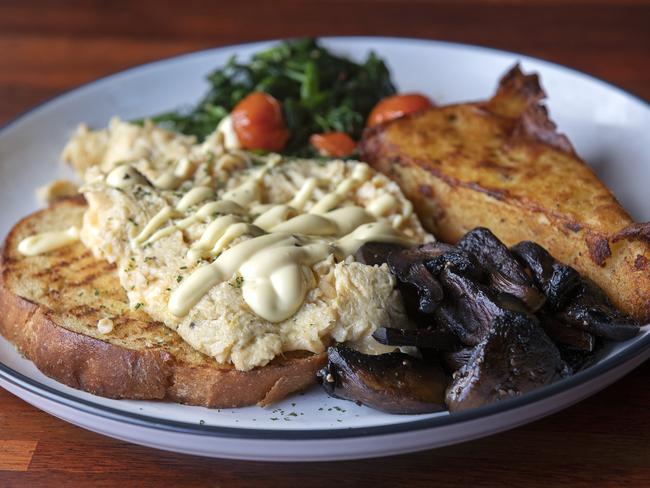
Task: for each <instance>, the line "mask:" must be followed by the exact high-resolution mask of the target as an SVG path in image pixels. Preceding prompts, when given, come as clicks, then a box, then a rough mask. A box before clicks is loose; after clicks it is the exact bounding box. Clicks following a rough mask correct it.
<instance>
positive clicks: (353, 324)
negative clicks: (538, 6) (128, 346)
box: [63, 120, 433, 371]
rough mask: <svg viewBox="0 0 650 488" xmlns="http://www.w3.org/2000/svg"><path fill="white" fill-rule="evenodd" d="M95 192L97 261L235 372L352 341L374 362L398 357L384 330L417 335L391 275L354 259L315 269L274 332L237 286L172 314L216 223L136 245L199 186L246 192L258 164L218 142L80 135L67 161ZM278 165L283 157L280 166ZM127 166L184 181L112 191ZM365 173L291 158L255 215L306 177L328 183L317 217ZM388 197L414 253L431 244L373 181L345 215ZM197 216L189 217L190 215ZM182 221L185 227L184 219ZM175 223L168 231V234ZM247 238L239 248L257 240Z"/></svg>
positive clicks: (158, 134) (386, 214)
mask: <svg viewBox="0 0 650 488" xmlns="http://www.w3.org/2000/svg"><path fill="white" fill-rule="evenodd" d="M63 157H64V159H66V160H67V161H68V162H69V163H70V164H71V165H72V166H73V167H74V168H75V169H77V171H79V172H80V173H81V174H82V175H83V177H84V179H85V181H86V185H85V186H84V187H83V188H82V191H83V193H84V195H85V196H86V199H87V200H88V204H89V209H88V211H87V212H86V215H85V217H84V223H83V228H82V230H81V239H82V241H83V242H84V244H85V245H86V246H87V247H88V248H89V249H91V250H92V252H93V253H94V255H95V256H97V257H99V258H103V259H106V260H108V261H109V262H113V263H117V266H118V270H119V279H120V282H121V284H122V286H123V287H124V289H125V290H126V292H127V294H128V298H129V302H130V304H131V307H133V308H142V309H143V310H144V311H146V312H147V313H148V314H149V315H150V316H151V317H152V318H153V319H154V320H157V321H161V322H163V323H164V324H165V325H167V326H168V327H170V328H172V329H174V330H176V331H177V332H178V334H179V335H180V336H181V337H182V338H183V339H184V340H185V341H187V342H188V343H189V344H190V345H191V346H192V347H194V348H195V349H197V350H199V351H201V352H203V353H205V354H207V355H209V356H212V357H214V358H215V360H216V361H218V362H220V363H232V364H233V365H234V366H235V368H237V369H238V370H244V371H245V370H250V369H252V368H254V367H257V366H264V365H265V364H267V363H268V362H269V361H271V360H272V359H273V358H274V357H276V356H277V355H280V354H282V353H283V352H287V351H293V350H307V351H312V352H314V353H318V352H322V351H324V350H325V348H326V347H327V346H328V345H330V344H331V343H332V342H344V343H348V344H350V345H352V346H353V347H355V348H357V349H358V350H360V351H362V352H366V353H370V354H379V353H383V352H389V351H391V350H393V349H394V348H389V347H386V346H383V345H381V344H379V343H377V342H376V341H375V340H374V339H373V338H372V333H373V331H374V330H375V329H376V328H377V327H379V326H393V327H402V328H404V327H409V326H410V325H409V322H408V319H407V317H406V315H405V312H404V308H403V304H402V301H401V297H400V296H399V293H398V292H397V291H396V289H395V278H394V276H393V275H392V274H391V273H390V271H389V270H388V268H387V266H386V265H382V266H368V265H365V264H361V263H357V262H354V261H353V260H352V259H351V258H347V259H345V260H342V261H337V260H336V259H335V257H334V256H333V255H330V256H329V257H328V258H327V259H325V260H324V261H321V262H320V263H317V264H316V265H315V266H313V267H312V272H311V274H310V276H309V277H308V282H309V291H308V292H307V296H306V298H305V300H304V302H303V304H302V306H301V307H300V308H299V310H298V311H297V312H296V313H295V314H294V315H293V316H291V317H289V318H288V319H286V320H283V321H281V322H275V323H273V322H269V321H267V320H264V319H262V318H261V317H259V316H258V315H256V314H255V313H254V312H253V311H252V310H251V309H250V307H249V306H248V305H247V304H246V302H245V301H244V298H243V296H242V290H241V282H240V279H241V278H240V277H239V276H237V275H234V276H233V277H232V278H231V279H230V280H229V281H226V282H222V283H220V284H218V285H216V286H214V287H212V288H211V289H210V290H209V291H208V293H206V294H205V295H204V296H203V298H202V299H201V300H200V301H199V302H198V303H197V304H196V305H195V306H194V307H193V308H192V309H191V310H190V312H189V314H188V315H186V316H185V317H177V316H175V315H173V314H172V313H170V311H169V310H168V306H167V305H168V302H169V298H170V295H171V294H172V292H173V291H174V290H176V289H177V288H178V287H179V286H180V284H181V283H182V282H183V280H184V279H186V278H187V277H188V276H189V275H190V274H191V273H192V272H193V271H194V270H196V269H197V268H198V267H200V266H203V265H205V264H206V262H207V261H206V260H205V259H198V260H190V259H188V257H187V254H188V250H189V249H190V246H191V244H192V243H193V242H196V241H197V240H198V239H199V238H200V237H201V235H202V233H203V231H204V230H205V229H206V227H207V225H208V223H209V222H204V221H197V222H195V223H193V224H192V225H190V226H188V227H186V228H183V229H180V228H179V229H170V230H171V232H170V233H169V234H168V235H165V236H163V237H161V238H159V239H157V240H154V241H152V242H149V243H147V244H145V245H137V244H135V243H134V239H135V237H136V236H137V235H138V234H139V233H140V232H141V231H142V229H143V228H144V227H145V226H146V225H147V223H148V222H150V220H151V219H152V217H153V216H154V215H155V214H156V213H157V212H158V211H159V210H160V209H161V208H163V207H165V206H166V205H170V206H172V207H173V206H175V205H176V204H177V203H178V201H179V200H180V199H181V198H182V197H183V195H185V194H186V192H187V191H189V190H190V189H191V188H193V187H195V186H196V185H202V186H210V187H211V188H215V195H214V198H215V199H218V198H220V197H221V196H222V195H223V194H224V193H225V192H227V191H229V190H232V189H233V188H236V187H239V186H240V185H241V184H242V183H243V182H245V181H247V180H248V179H249V178H250V173H251V172H252V171H255V169H256V168H258V167H259V166H256V165H259V163H260V161H259V157H257V156H255V155H252V154H250V153H245V152H243V151H238V150H231V151H226V149H225V148H224V134H223V133H221V132H219V131H217V132H216V133H215V134H213V135H212V136H210V137H209V138H208V139H207V140H206V141H205V142H204V143H202V144H197V143H196V141H195V140H194V138H192V137H187V136H183V135H179V134H175V133H172V132H168V131H165V130H163V129H161V128H158V127H154V126H152V125H145V126H144V127H139V126H136V125H132V124H127V123H123V122H120V121H119V120H113V121H112V122H111V124H110V126H109V128H108V129H105V130H102V131H97V132H91V131H88V130H87V129H85V128H81V129H80V130H79V131H78V132H77V133H76V134H75V135H74V137H73V138H72V140H71V141H70V142H69V143H68V145H67V146H66V148H65V150H64V154H63ZM274 157H277V156H274ZM125 163H129V164H131V165H132V166H133V167H134V168H136V169H137V170H138V171H139V172H140V173H141V174H142V175H144V176H145V177H146V178H147V179H148V180H149V181H159V179H160V178H161V177H163V176H165V175H167V176H169V175H171V177H172V180H173V178H177V180H176V182H177V183H178V182H179V181H180V184H178V186H176V187H175V188H173V189H160V188H156V186H153V185H148V184H143V185H133V186H129V187H125V188H113V187H111V186H109V185H108V184H107V183H106V178H105V175H106V174H107V173H108V172H110V171H111V170H112V169H114V168H115V167H117V166H120V165H122V164H125ZM358 164H359V163H355V162H344V161H341V160H334V161H328V162H323V161H320V160H304V159H303V160H300V159H291V160H286V161H282V162H281V163H280V164H278V165H276V166H274V167H272V168H271V169H269V171H267V172H266V174H265V175H264V176H263V178H261V179H260V181H259V184H258V185H257V186H256V187H255V192H256V194H255V199H254V200H255V202H254V204H252V205H251V206H250V207H249V209H251V210H250V212H251V213H255V212H256V207H259V208H262V209H263V208H264V206H265V205H267V204H273V203H286V202H288V201H290V200H291V199H292V197H293V196H294V195H295V194H296V193H297V192H298V191H299V189H300V188H301V186H302V185H303V183H304V182H305V180H306V179H307V178H309V177H315V178H317V179H318V181H319V184H318V188H316V189H315V190H314V192H313V194H312V195H311V197H310V198H309V200H308V201H307V202H306V204H305V207H304V209H305V211H308V210H309V208H311V207H312V206H313V205H315V204H316V203H317V202H318V201H319V200H320V199H322V197H323V196H324V195H326V194H327V193H329V192H332V191H333V190H334V189H335V188H336V187H337V185H338V184H339V183H340V182H341V181H343V180H344V179H345V178H347V177H350V175H351V174H352V172H353V170H354V167H355V165H358ZM382 195H389V196H390V201H391V202H393V204H392V205H390V207H388V208H386V209H385V211H383V212H382V213H383V215H381V217H380V218H379V220H381V221H383V222H386V223H389V224H390V225H392V226H393V227H394V228H396V229H399V230H400V231H401V232H402V233H403V234H404V235H406V236H408V237H409V238H410V239H412V240H413V241H414V242H416V243H422V242H427V241H430V240H432V239H433V238H432V236H430V235H429V234H427V233H426V232H425V231H424V230H423V229H422V227H421V225H420V223H419V221H418V220H417V217H416V216H415V215H414V213H413V210H412V206H411V204H410V202H409V201H408V200H406V199H405V197H404V196H403V195H402V193H401V191H400V190H399V188H398V187H397V185H396V184H395V183H394V182H392V181H391V180H389V179H388V178H386V177H385V176H384V175H381V174H378V173H375V172H374V171H371V177H370V178H369V179H367V181H365V182H363V183H362V184H360V185H359V186H358V187H356V188H355V189H354V190H353V191H351V192H350V193H349V194H348V195H347V196H346V198H345V200H344V201H343V202H341V203H340V205H342V206H345V205H358V206H360V207H364V208H365V207H367V206H368V205H369V204H370V203H371V202H373V201H376V200H377V199H378V197H381V196H382ZM195 211H196V207H194V208H190V209H188V211H187V212H186V213H185V215H184V216H187V215H191V214H192V213H193V212H195ZM182 217H183V216H181V217H179V218H182ZM172 224H173V221H171V220H170V221H169V222H167V223H166V224H165V226H170V225H172ZM250 237H251V236H249V235H243V236H240V237H238V238H237V239H236V240H234V241H233V242H232V243H231V244H230V246H231V247H232V246H234V245H236V244H237V243H239V242H241V241H243V240H246V239H249V238H250Z"/></svg>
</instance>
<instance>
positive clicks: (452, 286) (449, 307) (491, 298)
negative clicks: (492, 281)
mask: <svg viewBox="0 0 650 488" xmlns="http://www.w3.org/2000/svg"><path fill="white" fill-rule="evenodd" d="M440 280H441V282H442V284H443V286H444V291H445V300H444V301H443V302H442V303H441V305H440V306H439V307H438V308H437V309H436V311H435V312H434V319H435V320H436V321H438V322H439V323H441V324H444V325H446V326H448V327H450V328H451V329H452V330H453V331H454V332H455V333H456V334H457V335H458V337H459V338H460V340H461V342H463V344H465V345H468V346H474V345H476V344H478V343H479V342H480V341H481V340H482V339H483V337H485V335H486V334H487V333H488V331H489V330H490V327H491V326H492V322H493V321H494V319H495V318H496V317H498V316H500V315H503V314H504V313H506V312H519V313H521V314H526V313H528V310H527V309H526V308H525V307H524V305H523V303H522V302H520V301H519V300H518V299H516V298H514V297H513V296H511V295H508V294H505V293H496V292H494V291H493V290H491V289H490V288H489V287H487V286H486V285H483V284H481V283H477V282H475V281H474V280H472V279H470V278H469V277H467V276H464V275H461V274H459V273H456V272H455V271H454V270H452V269H451V268H447V269H444V270H443V271H442V273H440Z"/></svg>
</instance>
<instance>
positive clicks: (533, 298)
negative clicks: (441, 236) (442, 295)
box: [458, 227, 546, 312]
mask: <svg viewBox="0 0 650 488" xmlns="http://www.w3.org/2000/svg"><path fill="white" fill-rule="evenodd" d="M458 247H459V248H461V249H463V250H464V251H467V252H468V253H471V254H473V255H474V256H475V257H476V258H477V259H478V260H479V261H480V262H481V264H482V265H483V266H484V267H485V268H486V269H487V270H488V271H490V272H491V273H492V274H493V276H492V277H491V282H490V284H491V286H492V287H493V288H494V289H496V290H498V291H501V292H504V293H509V294H510V295H513V296H515V297H517V298H519V299H520V300H521V301H522V302H524V303H525V304H526V306H527V307H528V308H529V309H530V310H531V311H533V312H535V311H537V310H539V309H540V308H541V306H542V305H543V304H544V301H545V300H546V297H545V296H544V295H543V294H542V293H541V292H540V291H539V290H538V289H537V288H536V287H535V284H534V283H533V281H532V280H531V279H530V277H529V276H528V274H527V273H526V270H525V269H524V268H523V267H522V266H521V264H520V263H519V261H517V259H516V258H515V257H514V256H513V255H512V254H511V253H510V251H509V250H508V248H507V247H506V245H505V244H503V243H502V242H501V241H500V240H499V239H498V238H497V237H496V236H495V235H494V234H493V233H492V232H491V231H490V230H489V229H486V228H485V227H477V228H475V229H473V230H471V231H469V232H468V233H467V234H465V235H464V236H463V237H462V238H461V240H460V241H459V242H458Z"/></svg>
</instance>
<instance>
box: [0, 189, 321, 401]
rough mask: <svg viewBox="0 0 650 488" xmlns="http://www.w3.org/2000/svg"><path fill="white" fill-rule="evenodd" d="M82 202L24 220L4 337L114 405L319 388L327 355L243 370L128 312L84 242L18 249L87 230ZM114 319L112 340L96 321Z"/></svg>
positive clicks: (1, 320)
mask: <svg viewBox="0 0 650 488" xmlns="http://www.w3.org/2000/svg"><path fill="white" fill-rule="evenodd" d="M85 209H86V204H85V201H84V200H83V197H75V198H72V199H65V200H60V201H58V202H56V203H54V204H53V205H52V206H50V207H49V208H47V209H45V210H42V211H39V212H36V213H34V214H32V215H30V216H28V217H26V218H25V219H23V220H22V221H20V222H19V223H18V224H16V226H15V227H14V228H13V229H12V230H11V232H10V233H9V235H8V237H7V239H6V241H5V245H4V249H3V250H2V257H1V259H2V260H1V262H0V270H1V280H0V310H1V311H2V314H1V315H0V333H2V335H3V336H4V337H5V338H7V339H8V340H9V341H11V342H12V343H14V344H15V345H16V347H17V348H18V350H19V351H20V352H21V353H22V354H23V355H25V356H26V357H27V358H28V359H30V360H31V361H33V362H34V364H35V365H36V366H37V367H38V369H40V370H41V371H42V372H43V373H44V374H46V375H47V376H50V377H52V378H54V379H55V380H57V381H60V382H62V383H65V384H66V385H69V386H71V387H73V388H78V389H82V390H85V391H88V392H90V393H94V394H96V395H101V396H105V397H110V398H130V399H142V400H154V399H158V400H170V401H174V402H179V403H185V404H190V405H201V406H205V407H211V408H233V407H241V406H246V405H251V404H255V403H259V404H261V405H266V404H270V403H272V402H275V401H277V400H280V399H281V398H283V397H285V396H286V395H288V394H289V393H292V392H294V391H298V390H302V389H304V388H306V387H308V386H309V385H311V384H312V383H313V382H314V379H315V373H316V371H317V370H318V369H319V368H320V367H322V366H323V364H324V362H325V357H324V354H320V355H315V354H311V353H307V352H305V353H302V352H296V353H291V354H285V355H284V357H279V358H276V359H275V360H274V361H272V362H271V363H270V364H268V365H267V366H264V367H262V368H256V369H253V370H251V371H247V372H242V371H237V370H235V369H234V368H233V367H230V366H228V365H220V364H218V363H216V362H215V361H214V360H213V359H212V358H209V357H207V356H205V355H203V354H201V353H199V352H197V351H196V350H194V349H193V348H191V347H190V346H189V345H188V344H187V343H185V342H184V341H183V340H182V339H181V338H180V337H179V336H178V335H177V334H176V333H175V332H174V331H172V330H170V329H168V328H167V327H164V326H163V325H162V324H159V323H155V322H153V321H152V320H151V319H150V318H149V317H148V316H147V315H146V314H145V313H143V312H142V311H140V310H131V309H130V308H129V304H128V301H127V297H126V293H125V292H124V290H123V289H122V287H121V286H120V283H119V280H118V277H117V272H116V269H115V266H114V265H112V264H109V263H107V262H104V261H101V260H98V259H96V258H94V257H93V256H92V254H91V253H90V251H88V250H87V249H86V248H85V247H84V246H83V245H82V244H81V243H76V244H73V245H70V246H67V247H63V248H61V249H59V250H56V251H53V252H50V253H47V254H42V255H38V256H33V257H25V256H23V255H21V254H20V253H19V252H18V251H17V247H18V243H19V242H20V241H21V240H22V239H23V238H24V237H27V236H28V235H31V234H34V233H38V232H47V231H51V230H60V229H62V228H67V227H69V226H71V225H81V219H82V215H83V213H84V211H85ZM105 317H111V318H112V319H113V323H114V328H113V331H112V332H109V333H107V334H102V333H100V332H99V330H98V327H97V322H98V320H99V319H101V318H105Z"/></svg>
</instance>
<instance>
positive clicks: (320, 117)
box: [151, 39, 395, 156]
mask: <svg viewBox="0 0 650 488" xmlns="http://www.w3.org/2000/svg"><path fill="white" fill-rule="evenodd" d="M208 81H209V82H210V84H211V88H210V90H209V91H208V93H207V94H206V95H205V97H204V98H203V100H201V101H200V102H199V104H198V105H197V106H196V107H194V108H192V109H191V110H188V111H174V112H167V113H163V114H160V115H156V116H154V117H152V118H151V120H152V121H153V122H155V123H157V124H160V125H163V126H165V127H168V128H170V129H172V130H176V131H178V132H182V133H184V134H193V135H195V136H197V137H198V138H199V139H200V140H202V139H204V138H205V137H206V136H207V135H208V134H209V133H210V132H212V131H213V130H214V129H215V128H216V127H217V124H218V123H219V122H220V121H221V119H223V118H224V117H225V116H226V115H227V114H228V113H229V112H230V111H231V110H232V109H233V108H234V106H235V105H236V104H237V103H238V102H239V101H240V100H241V99H242V98H244V97H245V96H246V95H248V94H249V93H251V92H253V91H264V92H266V93H269V94H270V95H272V96H274V97H275V98H277V99H278V100H279V101H280V102H281V103H282V108H283V113H284V120H285V123H286V125H287V128H288V129H289V131H290V133H291V138H290V139H289V142H288V143H287V146H286V147H285V149H284V152H285V153H286V154H290V155H297V156H313V155H314V154H315V153H314V151H313V149H312V148H311V147H310V145H309V136H311V135H312V134H314V133H320V132H328V131H342V132H346V133H348V134H349V135H350V136H351V137H352V138H353V139H355V140H357V139H359V137H360V136H361V132H362V130H363V127H364V125H365V122H366V119H367V118H368V114H369V113H370V111H371V110H372V108H373V107H374V106H375V104H376V103H377V102H378V101H379V100H381V99H382V98H384V97H386V96H389V95H392V94H394V93H395V88H394V86H393V84H392V82H391V80H390V73H389V72H388V69H387V68H386V65H385V63H384V62H383V61H382V60H381V59H379V58H378V57H377V56H376V55H375V54H374V53H370V55H369V56H368V58H367V59H366V60H365V61H364V62H363V63H362V64H358V63H355V62H353V61H350V60H349V59H346V58H343V57H340V56H336V55H334V54H332V53H331V52H330V51H328V50H327V49H325V48H323V47H322V46H320V45H319V43H318V41H317V40H315V39H300V40H294V41H285V42H282V43H280V44H278V45H277V46H274V47H272V48H270V49H268V50H266V51H262V52H259V53H257V54H255V55H254V56H253V58H252V59H251V61H250V62H249V63H240V62H238V61H237V59H236V58H235V57H232V58H231V59H230V60H229V61H228V62H227V63H226V65H225V66H224V67H223V68H220V69H218V70H216V71H215V72H213V73H212V74H211V75H210V76H209V77H208Z"/></svg>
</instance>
